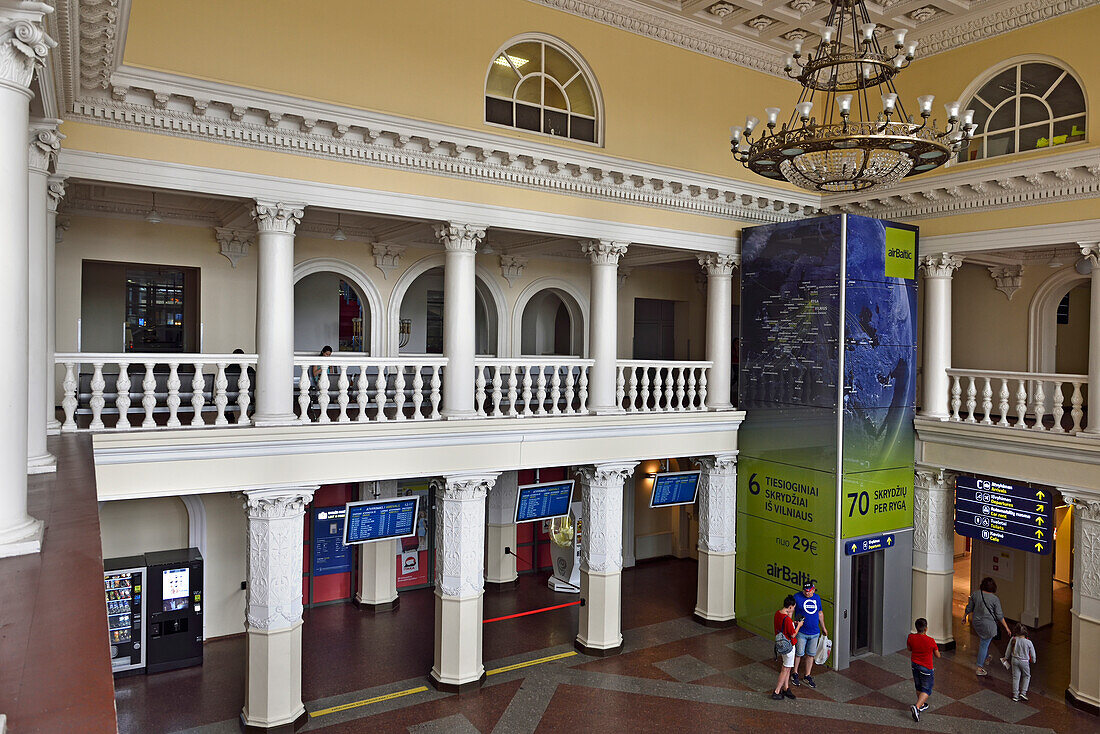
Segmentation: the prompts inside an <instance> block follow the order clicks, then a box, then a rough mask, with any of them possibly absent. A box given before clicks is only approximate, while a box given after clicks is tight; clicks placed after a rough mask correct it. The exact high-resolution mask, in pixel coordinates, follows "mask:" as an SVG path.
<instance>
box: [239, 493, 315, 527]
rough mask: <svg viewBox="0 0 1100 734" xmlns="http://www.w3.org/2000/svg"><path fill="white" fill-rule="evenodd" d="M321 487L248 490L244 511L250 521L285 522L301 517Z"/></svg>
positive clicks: (245, 496) (245, 495) (245, 494)
mask: <svg viewBox="0 0 1100 734" xmlns="http://www.w3.org/2000/svg"><path fill="white" fill-rule="evenodd" d="M318 486H319V485H312V486H304V487H279V488H276V489H247V490H245V491H244V493H243V494H244V509H245V511H246V512H247V513H248V519H250V520H284V519H286V518H288V517H301V516H302V514H303V513H304V512H305V511H306V505H308V504H309V503H310V502H311V501H312V500H313V493H314V492H316V491H317V488H318Z"/></svg>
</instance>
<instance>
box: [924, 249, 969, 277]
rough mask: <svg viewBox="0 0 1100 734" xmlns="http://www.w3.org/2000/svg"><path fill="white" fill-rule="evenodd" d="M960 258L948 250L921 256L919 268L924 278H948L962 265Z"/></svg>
mask: <svg viewBox="0 0 1100 734" xmlns="http://www.w3.org/2000/svg"><path fill="white" fill-rule="evenodd" d="M962 262H963V261H962V258H961V257H958V256H956V255H952V254H951V253H948V252H941V253H940V254H939V255H927V256H925V257H923V258H921V261H920V269H921V270H922V271H923V273H924V277H925V278H950V277H951V276H952V275H954V273H955V271H956V270H958V269H959V268H960V267H962Z"/></svg>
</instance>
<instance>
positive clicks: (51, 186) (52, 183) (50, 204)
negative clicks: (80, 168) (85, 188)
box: [46, 176, 65, 214]
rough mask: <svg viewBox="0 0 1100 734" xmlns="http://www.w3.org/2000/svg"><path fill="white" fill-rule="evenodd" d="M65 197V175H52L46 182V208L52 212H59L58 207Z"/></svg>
mask: <svg viewBox="0 0 1100 734" xmlns="http://www.w3.org/2000/svg"><path fill="white" fill-rule="evenodd" d="M64 198H65V177H64V176H50V177H49V179H47V184H46V208H47V209H48V210H49V212H50V214H57V207H59V206H60V205H61V200H62V199H64Z"/></svg>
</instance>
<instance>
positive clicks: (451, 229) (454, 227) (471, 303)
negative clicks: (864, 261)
mask: <svg viewBox="0 0 1100 734" xmlns="http://www.w3.org/2000/svg"><path fill="white" fill-rule="evenodd" d="M435 236H436V237H438V238H439V241H440V242H441V243H443V247H444V249H445V250H446V251H447V254H446V261H445V263H444V265H443V356H444V357H446V358H447V367H446V368H445V369H444V372H443V411H442V412H443V417H445V418H452V419H453V418H472V417H474V416H475V415H476V414H477V413H476V411H475V410H474V353H475V351H476V349H477V328H476V321H475V313H476V308H477V307H476V302H475V295H474V294H475V287H476V278H477V276H476V275H475V271H474V256H475V254H476V252H477V245H478V243H479V242H481V240H482V239H484V238H485V227H479V226H477V225H473V224H459V223H456V222H449V223H447V224H441V225H438V226H436V228H435Z"/></svg>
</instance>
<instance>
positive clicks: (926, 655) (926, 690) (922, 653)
mask: <svg viewBox="0 0 1100 734" xmlns="http://www.w3.org/2000/svg"><path fill="white" fill-rule="evenodd" d="M913 626H914V627H916V628H917V633H916V634H915V635H912V634H911V635H909V638H908V639H907V640H906V641H905V646H906V647H907V648H909V653H910V655H909V659H910V660H911V661H912V663H913V683H914V684H915V685H916V687H917V702H916V704H914V705H912V706H910V707H909V711H910V712H911V713H912V714H913V721H920V715H921V712H922V711H926V710H927V709H928V697H929V696H931V695H932V683H933V672H932V671H933V661H932V657H933V656H935V657H937V658H938V657H939V656H940V646H939V645H937V644H936V641H935V640H933V639H932V638H931V637H929V636H928V635H926V634H925V630H927V629H928V620H927V619H925V618H924V617H921V618H920V619H918V620H917V621H916V622H914V623H913Z"/></svg>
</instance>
